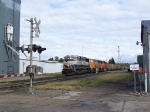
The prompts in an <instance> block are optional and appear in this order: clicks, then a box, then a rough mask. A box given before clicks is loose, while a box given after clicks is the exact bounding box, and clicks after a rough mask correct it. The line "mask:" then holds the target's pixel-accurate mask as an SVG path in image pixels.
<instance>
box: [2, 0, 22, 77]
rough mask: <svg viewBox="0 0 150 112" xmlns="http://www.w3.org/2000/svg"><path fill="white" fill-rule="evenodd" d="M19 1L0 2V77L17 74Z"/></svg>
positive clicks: (3, 0)
mask: <svg viewBox="0 0 150 112" xmlns="http://www.w3.org/2000/svg"><path fill="white" fill-rule="evenodd" d="M20 4H21V1H20V0H0V38H1V39H0V52H1V53H0V57H1V58H0V65H1V66H0V75H7V74H16V73H19V55H18V53H17V52H16V47H18V46H19V41H20V39H19V38H20Z"/></svg>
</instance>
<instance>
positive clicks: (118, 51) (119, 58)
mask: <svg viewBox="0 0 150 112" xmlns="http://www.w3.org/2000/svg"><path fill="white" fill-rule="evenodd" d="M119 61H120V51H119V46H118V63H119Z"/></svg>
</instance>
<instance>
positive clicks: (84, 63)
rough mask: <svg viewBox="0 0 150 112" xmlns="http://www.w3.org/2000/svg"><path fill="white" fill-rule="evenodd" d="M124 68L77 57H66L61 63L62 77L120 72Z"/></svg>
mask: <svg viewBox="0 0 150 112" xmlns="http://www.w3.org/2000/svg"><path fill="white" fill-rule="evenodd" d="M124 68H125V67H124V66H122V65H120V64H108V63H107V62H105V61H101V60H96V59H92V58H86V57H83V56H78V55H66V56H65V57H64V62H63V69H62V74H63V75H80V74H85V73H97V72H104V71H108V70H120V69H124Z"/></svg>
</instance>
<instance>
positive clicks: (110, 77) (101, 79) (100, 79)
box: [35, 72, 133, 90]
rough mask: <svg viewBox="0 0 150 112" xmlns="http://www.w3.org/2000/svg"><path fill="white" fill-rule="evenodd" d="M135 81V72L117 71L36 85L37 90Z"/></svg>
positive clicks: (69, 88)
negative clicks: (93, 76)
mask: <svg viewBox="0 0 150 112" xmlns="http://www.w3.org/2000/svg"><path fill="white" fill-rule="evenodd" d="M131 81H133V74H132V73H128V72H115V73H109V74H107V75H100V76H97V77H95V78H92V79H83V80H71V81H65V82H53V83H49V84H45V85H39V86H35V89H37V90H75V89H81V88H84V87H98V86H100V85H102V84H103V83H107V82H112V83H120V82H125V83H128V82H131Z"/></svg>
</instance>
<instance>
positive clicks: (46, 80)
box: [0, 71, 114, 91]
mask: <svg viewBox="0 0 150 112" xmlns="http://www.w3.org/2000/svg"><path fill="white" fill-rule="evenodd" d="M110 72H112V71H107V72H99V73H91V74H82V75H73V76H56V77H44V78H36V79H33V86H36V85H43V84H47V83H51V82H61V81H68V80H80V79H83V78H92V77H95V76H98V75H105V74H107V73H110ZM113 72H114V71H113ZM10 82H14V81H10ZM15 82H16V83H15V84H14V85H13V83H12V85H10V86H0V91H3V90H15V89H18V88H26V87H29V86H30V80H29V79H27V80H19V81H18V83H17V81H15ZM20 82H21V83H20Z"/></svg>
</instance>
